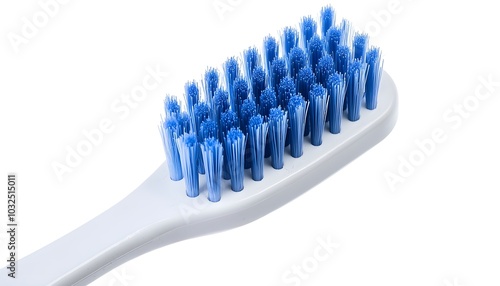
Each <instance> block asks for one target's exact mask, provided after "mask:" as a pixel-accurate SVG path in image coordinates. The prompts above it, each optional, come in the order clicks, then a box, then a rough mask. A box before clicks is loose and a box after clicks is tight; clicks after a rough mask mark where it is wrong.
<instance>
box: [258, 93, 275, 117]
mask: <svg viewBox="0 0 500 286" xmlns="http://www.w3.org/2000/svg"><path fill="white" fill-rule="evenodd" d="M277 106H278V103H277V98H276V93H275V92H274V89H273V88H270V87H269V88H266V89H265V90H264V91H263V92H262V96H261V97H260V105H259V113H260V114H261V115H262V116H265V117H267V116H269V111H270V110H271V108H275V107H277Z"/></svg>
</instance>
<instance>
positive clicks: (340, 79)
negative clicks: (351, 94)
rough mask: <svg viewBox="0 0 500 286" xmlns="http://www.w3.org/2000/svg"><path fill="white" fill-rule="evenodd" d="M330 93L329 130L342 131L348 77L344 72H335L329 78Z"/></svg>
mask: <svg viewBox="0 0 500 286" xmlns="http://www.w3.org/2000/svg"><path fill="white" fill-rule="evenodd" d="M327 86H328V88H327V89H328V94H329V95H330V100H329V101H330V102H329V104H328V121H329V123H330V126H329V130H330V133H332V134H338V133H340V124H341V122H342V114H343V111H344V98H345V93H346V89H347V85H346V79H345V77H344V75H343V74H340V73H334V74H332V75H330V77H329V78H328V84H327Z"/></svg>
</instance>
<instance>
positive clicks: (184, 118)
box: [177, 111, 191, 135]
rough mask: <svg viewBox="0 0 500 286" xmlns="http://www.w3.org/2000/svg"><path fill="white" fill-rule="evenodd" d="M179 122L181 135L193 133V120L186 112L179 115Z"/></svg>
mask: <svg viewBox="0 0 500 286" xmlns="http://www.w3.org/2000/svg"><path fill="white" fill-rule="evenodd" d="M177 121H178V122H179V126H180V128H181V133H189V132H191V119H190V117H189V114H188V113H187V112H186V111H183V112H181V113H180V114H179V116H178V117H177ZM179 135H181V134H179Z"/></svg>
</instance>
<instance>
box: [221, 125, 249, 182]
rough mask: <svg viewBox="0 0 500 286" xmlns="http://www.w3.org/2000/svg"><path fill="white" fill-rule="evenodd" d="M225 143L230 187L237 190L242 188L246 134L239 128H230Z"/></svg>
mask: <svg viewBox="0 0 500 286" xmlns="http://www.w3.org/2000/svg"><path fill="white" fill-rule="evenodd" d="M225 143H226V144H225V150H226V157H227V164H228V169H229V174H230V175H231V189H232V190H233V191H235V192H239V191H241V190H243V188H244V185H243V179H244V177H245V173H244V171H245V168H244V163H245V145H246V136H245V135H244V134H243V132H241V130H240V129H237V128H231V130H229V132H228V133H227V135H226V141H225Z"/></svg>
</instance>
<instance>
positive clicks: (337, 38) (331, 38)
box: [325, 27, 342, 59]
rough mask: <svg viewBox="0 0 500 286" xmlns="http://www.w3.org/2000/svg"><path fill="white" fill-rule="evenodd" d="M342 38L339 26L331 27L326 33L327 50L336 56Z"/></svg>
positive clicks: (333, 56)
mask: <svg viewBox="0 0 500 286" xmlns="http://www.w3.org/2000/svg"><path fill="white" fill-rule="evenodd" d="M341 40H342V31H341V30H340V29H339V28H337V27H331V28H330V29H329V30H328V32H327V33H326V37H325V44H326V52H327V53H328V54H330V55H331V56H332V58H334V59H335V58H336V53H337V47H338V46H339V45H340V43H341Z"/></svg>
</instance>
